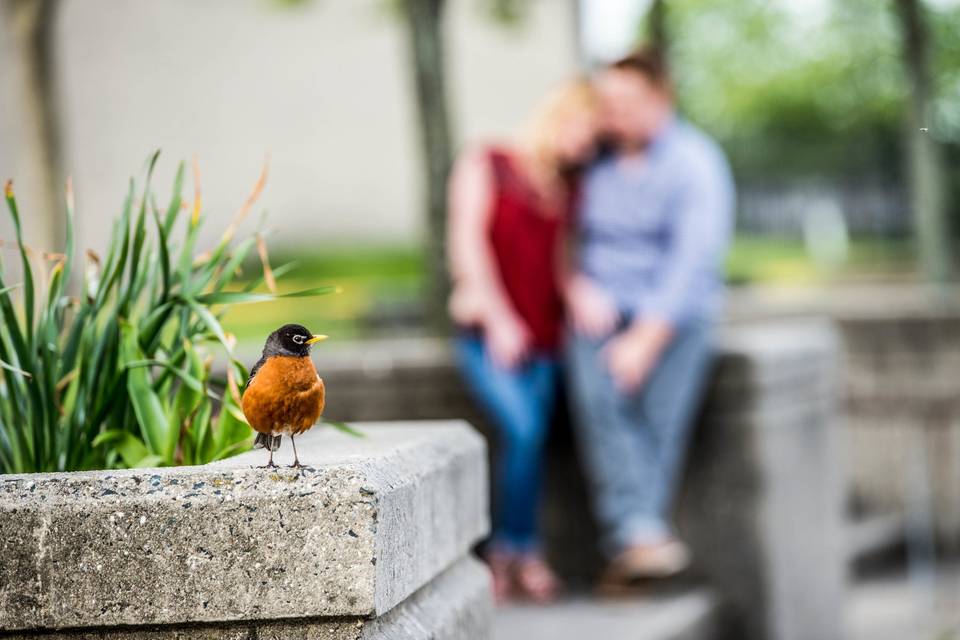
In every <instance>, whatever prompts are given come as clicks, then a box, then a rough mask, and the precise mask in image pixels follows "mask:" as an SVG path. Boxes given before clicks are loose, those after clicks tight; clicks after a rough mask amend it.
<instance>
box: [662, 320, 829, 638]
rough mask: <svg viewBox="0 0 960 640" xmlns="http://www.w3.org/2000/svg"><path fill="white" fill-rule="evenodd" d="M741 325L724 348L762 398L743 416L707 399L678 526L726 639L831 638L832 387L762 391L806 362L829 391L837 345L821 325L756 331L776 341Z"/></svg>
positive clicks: (804, 366) (745, 382) (805, 367)
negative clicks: (721, 612)
mask: <svg viewBox="0 0 960 640" xmlns="http://www.w3.org/2000/svg"><path fill="white" fill-rule="evenodd" d="M742 331H743V334H742V335H741V336H739V337H737V339H735V340H732V341H731V340H728V341H727V342H726V343H725V344H726V346H725V348H726V349H727V350H728V353H729V352H730V351H733V352H735V353H736V354H737V357H738V358H740V359H742V360H743V361H744V369H743V371H744V378H743V380H742V382H743V386H744V387H745V388H752V389H753V390H754V392H755V393H756V398H757V402H756V403H754V405H755V406H753V407H752V408H751V409H750V410H749V411H742V412H740V413H735V412H725V413H716V414H715V413H713V412H711V411H710V410H709V405H708V408H707V410H706V411H705V412H704V414H703V418H702V423H701V424H700V425H699V427H698V428H697V431H696V433H695V436H694V446H693V447H692V450H691V457H690V460H689V461H688V465H687V474H686V478H685V487H684V493H683V499H682V500H681V529H682V533H683V535H684V536H686V537H687V539H688V540H689V541H690V543H691V545H692V546H693V549H694V557H695V561H696V563H697V565H698V567H699V569H700V571H702V572H703V573H704V574H705V575H706V576H708V577H709V578H710V579H711V582H712V583H713V584H714V585H715V586H716V587H717V588H718V591H719V593H720V594H721V597H722V598H723V599H724V602H725V604H726V609H727V614H728V615H727V619H728V620H729V622H730V625H731V630H732V632H731V635H730V637H736V638H750V639H757V640H760V639H763V638H775V639H777V640H801V639H806V638H810V639H817V640H830V639H838V638H841V637H842V634H843V627H842V622H843V621H842V607H843V598H844V591H845V565H846V550H845V547H844V539H843V527H842V524H843V499H844V487H843V481H842V477H841V474H840V469H841V460H840V455H841V451H842V443H841V442H840V441H839V438H840V436H841V434H840V432H839V430H838V428H837V424H836V422H835V405H836V398H835V396H836V393H829V392H824V390H823V388H822V387H820V385H809V384H808V385H797V386H795V387H794V388H793V392H792V397H791V398H790V400H789V401H784V402H783V404H781V401H780V399H779V398H778V396H776V395H773V396H770V394H769V393H765V392H764V391H763V389H764V380H763V378H764V376H766V375H768V374H769V373H771V372H772V371H773V370H776V369H779V370H778V371H777V372H776V373H777V375H779V376H783V377H787V376H789V375H790V372H789V369H791V368H799V369H801V370H804V371H809V370H811V366H810V365H811V362H810V361H816V362H817V366H816V367H814V369H815V370H819V371H821V374H820V376H821V378H822V381H825V382H826V383H827V384H826V387H827V388H828V389H829V388H831V387H833V384H832V381H834V380H836V379H837V375H838V366H839V362H838V360H839V358H838V353H837V351H836V349H837V346H838V343H837V340H836V338H835V337H834V336H833V334H832V332H831V331H830V329H829V327H827V326H825V325H821V324H819V323H818V324H814V325H812V326H810V327H809V328H808V329H806V330H802V329H798V328H797V327H796V326H794V327H790V326H787V327H783V328H782V329H781V328H774V329H770V330H767V331H762V332H761V334H765V335H766V336H767V337H768V338H769V337H770V336H772V335H775V334H780V336H782V338H783V339H777V340H773V339H770V340H768V341H767V342H766V343H765V344H764V343H763V341H757V340H754V339H753V336H754V335H755V333H756V330H755V329H754V328H750V330H747V329H743V330H742ZM781 331H782V332H783V333H780V332H781ZM756 335H759V334H756ZM769 349H773V350H774V351H776V350H778V349H784V350H786V351H787V352H788V353H786V354H785V357H784V358H783V359H779V358H778V356H777V355H776V353H775V352H774V353H770V352H769V351H768V350H769ZM778 359H779V362H778Z"/></svg>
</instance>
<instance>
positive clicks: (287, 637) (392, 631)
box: [11, 557, 493, 640]
mask: <svg viewBox="0 0 960 640" xmlns="http://www.w3.org/2000/svg"><path fill="white" fill-rule="evenodd" d="M490 593H491V591H490V584H489V575H488V573H487V570H486V568H485V567H484V566H483V565H481V564H480V563H479V562H477V561H476V560H474V559H472V558H469V557H465V558H463V559H461V560H460V561H458V562H457V563H456V564H455V565H454V566H453V567H451V568H450V569H447V570H446V571H445V572H443V573H442V574H440V575H439V576H437V577H436V578H434V579H433V580H431V581H430V582H429V583H427V584H426V585H425V586H423V587H422V588H421V589H420V590H418V591H417V592H416V593H415V594H413V595H412V596H410V598H408V599H407V600H405V601H404V602H402V603H400V604H399V605H397V606H396V607H394V608H393V609H391V610H390V611H389V612H388V613H386V614H385V615H383V616H381V617H379V618H375V619H364V618H349V619H344V618H334V619H322V618H304V619H286V620H276V621H269V620H268V621H258V620H250V621H245V622H225V623H217V622H214V623H206V624H190V625H172V626H143V627H127V628H118V627H115V628H103V627H100V628H89V629H72V630H66V631H60V632H53V633H43V634H35V633H31V632H26V633H21V634H14V635H13V636H11V637H12V638H15V639H16V640H80V639H81V638H83V639H91V640H93V639H96V640H259V639H262V638H271V639H277V640H433V639H435V638H443V639H444V640H484V639H485V638H489V635H490V625H491V619H492V614H493V603H492V600H491V596H490Z"/></svg>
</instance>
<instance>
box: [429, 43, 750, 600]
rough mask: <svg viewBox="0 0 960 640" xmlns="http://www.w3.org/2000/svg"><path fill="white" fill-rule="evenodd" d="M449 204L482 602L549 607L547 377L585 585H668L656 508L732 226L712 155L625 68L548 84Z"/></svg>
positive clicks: (670, 555) (717, 298)
mask: <svg viewBox="0 0 960 640" xmlns="http://www.w3.org/2000/svg"><path fill="white" fill-rule="evenodd" d="M449 199H450V201H449V212H450V213H449V215H450V218H449V239H448V241H449V246H448V249H449V256H450V266H451V274H452V277H453V291H452V295H451V299H450V312H451V315H452V317H453V319H454V322H455V323H456V325H457V326H458V327H459V332H458V337H457V352H458V356H459V361H460V365H461V367H462V369H463V373H464V376H465V377H466V379H467V381H468V383H469V385H470V386H471V387H472V390H473V391H474V393H475V395H476V396H477V397H478V398H479V399H480V401H481V402H482V404H483V405H484V406H485V408H486V409H487V410H488V411H489V413H490V415H491V417H492V420H493V422H494V423H495V425H496V427H497V429H498V433H497V436H498V443H499V446H498V448H497V451H498V453H497V460H496V461H495V468H494V491H495V494H496V495H495V504H496V505H497V513H496V514H495V518H494V522H495V525H494V532H493V536H492V538H491V541H490V545H489V548H488V553H487V560H488V562H489V565H490V568H491V572H492V574H493V581H494V591H495V597H496V598H497V600H498V601H501V602H502V601H505V600H508V599H510V598H512V597H518V598H524V599H529V600H534V601H538V602H547V601H550V600H552V599H553V598H554V597H555V596H556V594H557V591H558V587H559V581H558V579H557V577H556V576H555V574H554V572H553V571H552V570H551V568H550V566H549V565H548V563H547V562H546V560H545V558H544V556H543V553H542V549H541V538H540V535H539V531H538V526H537V510H538V503H539V500H540V493H541V469H542V466H543V464H542V463H543V449H544V442H545V439H546V435H547V431H548V427H549V425H550V422H551V414H552V412H553V409H554V406H555V404H556V400H557V398H556V395H557V389H558V382H559V377H560V376H561V375H562V376H564V377H565V378H566V383H567V384H566V388H567V389H568V391H569V393H570V396H571V397H570V398H569V400H570V404H571V407H572V409H573V417H574V423H575V424H574V427H575V432H576V434H577V442H578V446H579V449H580V455H581V459H582V461H583V465H584V469H585V472H586V475H587V478H588V481H589V485H590V487H589V488H590V492H591V497H592V505H593V509H594V512H595V516H596V519H597V521H598V523H599V525H600V528H601V533H602V536H603V538H602V540H601V541H600V543H601V547H602V549H603V551H604V553H605V554H606V557H607V559H608V562H609V564H608V566H607V569H606V571H605V572H604V574H603V577H602V582H603V584H604V586H607V587H617V586H624V587H629V585H630V584H632V583H634V582H635V581H637V580H640V579H649V578H654V577H667V576H671V575H673V574H676V573H678V572H680V571H682V570H683V569H685V568H686V566H687V565H688V563H689V551H688V549H687V548H686V546H685V545H684V544H683V542H682V541H681V540H679V538H678V537H677V535H676V533H675V532H674V529H673V527H672V525H671V509H672V506H673V500H674V494H675V490H676V488H677V484H678V470H679V468H680V466H681V463H682V461H683V457H684V451H685V448H686V444H687V440H688V433H689V430H690V425H691V419H692V418H693V415H694V412H695V410H696V408H697V406H698V404H699V399H700V395H701V391H702V389H703V386H704V381H705V377H706V374H707V372H708V368H709V364H710V360H711V339H712V336H713V329H714V324H715V321H716V317H717V314H718V309H719V304H720V302H721V296H722V291H723V285H722V274H721V263H722V261H723V257H724V255H725V252H726V249H727V245H728V242H729V238H730V232H731V226H732V224H731V223H732V217H733V200H734V187H733V181H732V178H731V175H730V171H729V168H728V165H727V162H726V159H725V157H724V155H723V153H722V151H721V150H720V149H719V147H718V146H717V145H716V144H715V143H714V142H713V141H712V140H711V139H710V138H708V137H707V136H706V135H705V134H703V133H702V132H700V131H699V130H697V129H696V128H694V127H693V126H692V125H691V124H689V123H687V122H685V121H683V120H682V119H681V118H679V117H678V115H677V113H676V109H675V105H674V98H673V91H672V87H671V81H670V78H669V77H668V74H667V70H666V69H665V66H664V64H663V63H662V61H661V59H660V57H659V56H658V55H657V54H656V53H655V52H652V51H641V52H637V53H634V54H632V55H630V56H628V57H626V58H623V59H622V60H619V61H617V62H615V63H613V64H611V65H609V66H607V67H605V68H603V69H601V70H600V71H598V72H597V73H596V74H595V76H594V77H593V78H591V79H589V80H579V79H578V80H572V81H569V82H567V83H565V84H563V85H562V86H560V87H558V88H557V89H556V90H555V91H554V92H553V93H551V94H550V95H549V96H547V97H546V98H545V99H544V100H543V102H542V104H541V105H540V106H539V107H538V108H537V109H536V110H535V112H534V114H533V117H532V118H531V120H530V122H529V124H528V126H527V128H526V129H525V131H524V132H523V134H522V135H520V136H518V137H517V138H516V139H515V140H513V141H510V142H508V143H504V144H497V145H489V146H484V147H478V148H473V149H470V150H467V151H466V152H464V153H463V155H462V156H461V157H460V158H459V160H458V161H457V163H456V166H455V168H454V171H453V174H452V176H451V182H450V189H449Z"/></svg>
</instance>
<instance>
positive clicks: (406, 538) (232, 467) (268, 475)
mask: <svg viewBox="0 0 960 640" xmlns="http://www.w3.org/2000/svg"><path fill="white" fill-rule="evenodd" d="M360 428H361V429H362V430H363V431H364V432H365V433H366V434H367V438H365V439H362V440H357V439H353V438H349V437H347V436H344V435H342V434H340V433H337V432H334V431H333V430H331V429H315V430H314V431H312V432H310V433H309V434H308V435H306V436H304V437H302V438H301V439H300V440H299V441H298V442H299V443H300V446H299V447H298V449H299V451H300V458H301V460H302V461H303V462H304V463H305V464H309V465H311V466H310V467H309V468H308V469H305V470H304V471H303V472H302V473H297V472H295V471H294V470H291V469H287V468H281V469H278V470H265V469H257V468H254V467H253V465H255V464H262V463H263V462H264V454H263V452H262V451H256V452H250V453H247V454H244V455H242V456H239V457H237V458H233V459H231V460H228V461H224V462H221V463H217V464H213V465H207V466H203V467H182V468H175V469H143V470H129V471H117V472H89V473H87V472H84V473H58V474H28V475H16V476H0V558H2V561H0V629H4V630H7V631H13V630H26V629H61V628H73V627H107V626H114V625H156V624H162V625H175V624H183V623H196V622H222V621H233V620H250V619H256V620H270V619H281V618H303V617H323V618H329V617H335V616H356V617H367V616H380V615H382V614H384V613H385V612H387V611H388V610H390V609H391V608H392V607H394V606H395V605H397V604H398V603H400V602H401V601H403V600H404V599H406V598H407V597H408V596H410V594H412V593H414V592H415V591H417V590H418V589H420V588H421V587H423V586H424V585H425V584H427V583H428V582H429V581H430V580H431V579H433V578H434V577H435V576H437V575H438V574H439V573H441V572H442V571H443V570H444V569H446V568H447V567H449V566H451V565H452V564H453V563H454V562H455V561H457V560H458V559H460V558H462V557H463V556H464V555H465V554H466V553H467V551H468V550H469V548H470V547H471V545H472V544H474V543H475V542H476V541H477V540H479V539H480V538H481V537H482V536H483V535H484V534H485V533H486V531H487V529H488V520H487V518H488V516H487V512H488V509H487V497H486V487H487V479H486V466H485V454H484V451H485V449H484V443H483V441H482V439H481V438H480V437H479V436H478V435H476V434H475V433H474V431H473V430H472V429H471V428H470V427H469V426H468V425H467V424H466V423H464V422H462V421H446V422H435V423H428V425H423V424H416V425H414V424H410V423H406V424H404V423H394V424H391V425H389V426H388V425H361V427H360ZM290 457H292V456H291V451H290V449H289V448H288V445H286V444H285V445H284V449H283V450H281V451H280V452H279V453H278V454H277V456H276V458H277V459H278V461H280V462H289V458H290Z"/></svg>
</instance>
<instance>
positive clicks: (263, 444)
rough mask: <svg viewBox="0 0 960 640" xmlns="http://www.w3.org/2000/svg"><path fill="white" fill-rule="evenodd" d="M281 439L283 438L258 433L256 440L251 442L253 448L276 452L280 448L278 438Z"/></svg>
mask: <svg viewBox="0 0 960 640" xmlns="http://www.w3.org/2000/svg"><path fill="white" fill-rule="evenodd" d="M282 437H283V436H271V435H269V434H266V433H258V434H257V438H256V440H254V441H253V448H254V449H268V450H270V451H276V450H277V449H279V448H280V438H282Z"/></svg>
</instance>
